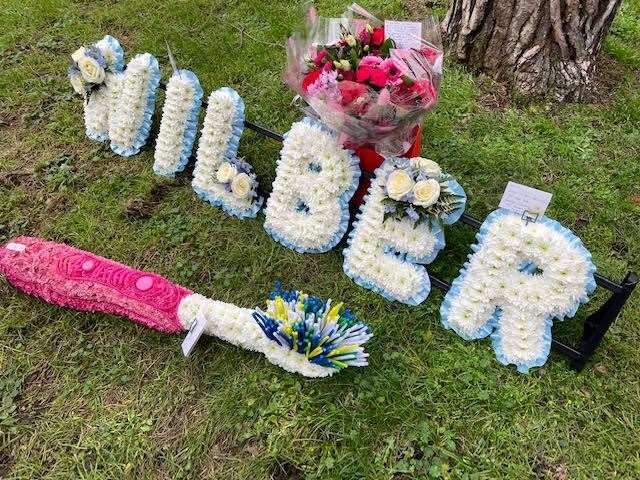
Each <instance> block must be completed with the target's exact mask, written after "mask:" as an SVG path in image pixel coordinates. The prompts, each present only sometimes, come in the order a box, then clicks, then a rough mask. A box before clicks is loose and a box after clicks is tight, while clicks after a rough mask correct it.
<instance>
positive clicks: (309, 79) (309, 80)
mask: <svg viewBox="0 0 640 480" xmlns="http://www.w3.org/2000/svg"><path fill="white" fill-rule="evenodd" d="M319 76H320V70H312V71H310V72H309V73H307V74H306V75H305V77H304V79H303V80H302V91H303V92H306V91H307V89H308V88H309V87H310V86H311V85H313V84H314V83H315V81H316V80H318V77H319Z"/></svg>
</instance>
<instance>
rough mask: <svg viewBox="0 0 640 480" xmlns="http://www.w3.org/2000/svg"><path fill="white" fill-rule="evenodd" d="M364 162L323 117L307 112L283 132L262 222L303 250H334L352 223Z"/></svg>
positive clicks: (285, 242) (290, 245)
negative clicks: (309, 115) (352, 203)
mask: <svg viewBox="0 0 640 480" xmlns="http://www.w3.org/2000/svg"><path fill="white" fill-rule="evenodd" d="M359 179H360V168H359V166H358V160H357V158H356V157H355V156H354V155H353V154H352V153H351V151H350V150H345V149H344V148H342V147H341V145H340V143H339V142H338V139H337V137H336V135H334V134H333V133H332V132H331V131H330V130H328V129H327V128H326V127H324V126H323V125H322V124H320V123H319V122H317V121H315V120H312V119H311V118H305V119H304V120H302V121H300V122H296V123H294V124H293V125H292V127H291V130H289V132H288V133H287V134H286V135H285V139H284V143H283V146H282V150H281V152H280V159H279V160H278V166H277V168H276V179H275V181H274V182H273V192H272V193H271V195H270V196H269V199H268V200H267V208H266V210H265V216H266V219H265V222H264V228H265V230H266V231H267V233H269V235H271V236H272V237H273V238H274V239H275V240H276V241H278V242H280V243H281V244H283V245H284V246H285V247H288V248H291V249H292V250H295V251H297V252H300V253H320V252H326V251H329V250H331V249H332V248H333V247H335V246H336V245H337V244H338V242H339V241H340V240H341V239H342V237H343V236H344V234H345V232H346V230H347V226H348V224H349V200H350V199H351V197H352V196H353V194H354V192H355V190H356V187H357V186H358V180H359Z"/></svg>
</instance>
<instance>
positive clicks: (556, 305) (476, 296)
mask: <svg viewBox="0 0 640 480" xmlns="http://www.w3.org/2000/svg"><path fill="white" fill-rule="evenodd" d="M477 240H478V243H477V244H476V245H474V246H473V247H472V249H473V251H474V253H473V254H472V255H470V256H469V261H468V262H467V263H465V266H464V268H463V269H462V270H461V275H460V276H459V277H458V278H456V280H455V281H454V282H453V285H452V286H451V290H449V292H448V293H447V295H446V297H445V299H444V302H443V303H442V306H441V308H440V313H441V315H442V323H443V325H444V326H445V327H446V328H450V329H453V330H454V331H455V332H456V333H457V334H458V335H460V336H461V337H462V338H464V339H465V340H474V339H478V338H484V337H486V336H488V335H490V336H491V340H492V344H493V349H494V350H495V352H496V357H497V359H498V361H499V362H500V363H502V364H504V365H508V364H514V365H516V367H517V369H518V371H519V372H522V373H526V372H528V370H529V369H530V368H532V367H539V366H541V365H544V363H545V362H546V360H547V357H548V355H549V349H550V347H551V324H552V320H553V318H558V319H560V320H562V319H564V317H566V316H569V317H571V316H573V315H574V314H575V312H576V310H577V309H578V307H579V306H580V304H582V303H586V302H587V301H588V295H589V294H590V293H592V292H593V290H594V289H595V287H596V284H595V279H594V276H593V274H594V272H595V266H594V265H593V263H592V262H591V254H590V253H589V252H588V251H587V250H586V248H585V247H584V245H583V244H582V242H581V241H580V239H579V238H578V237H576V236H575V235H574V234H573V233H572V232H571V231H570V230H568V229H566V228H564V227H563V226H562V225H560V224H559V223H558V222H556V221H554V220H551V219H549V218H546V217H542V218H541V219H539V220H538V221H537V222H535V223H531V222H526V221H525V220H522V219H521V218H520V216H519V215H516V214H514V213H511V212H509V211H507V210H504V209H499V210H496V211H494V212H493V213H491V214H490V215H489V216H488V217H487V218H486V220H485V221H484V223H483V224H482V227H481V228H480V232H479V233H478V235H477Z"/></svg>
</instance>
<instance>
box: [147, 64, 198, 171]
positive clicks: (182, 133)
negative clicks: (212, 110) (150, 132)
mask: <svg viewBox="0 0 640 480" xmlns="http://www.w3.org/2000/svg"><path fill="white" fill-rule="evenodd" d="M201 101H202V88H201V87H200V82H199V81H198V78H197V77H196V76H195V75H194V74H193V73H192V72H190V71H188V70H178V71H177V72H175V73H174V74H173V75H172V76H171V79H170V80H169V83H168V84H167V93H166V98H165V102H164V106H163V108H162V120H161V121H160V132H159V133H158V139H157V140H156V150H155V153H154V163H153V171H154V172H155V173H157V174H158V175H165V176H169V177H172V176H174V175H175V173H176V172H179V171H182V170H183V169H184V167H185V166H186V164H187V162H188V160H189V157H190V156H191V150H192V148H193V141H194V139H195V134H196V129H197V127H198V112H199V111H200V104H201Z"/></svg>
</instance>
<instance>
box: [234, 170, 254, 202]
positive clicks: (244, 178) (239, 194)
mask: <svg viewBox="0 0 640 480" xmlns="http://www.w3.org/2000/svg"><path fill="white" fill-rule="evenodd" d="M250 191H251V179H250V178H249V175H247V174H246V173H240V174H239V175H236V176H235V177H234V179H233V181H232V182H231V193H233V196H234V197H236V198H238V199H240V200H242V199H244V198H247V197H248V196H249V192H250Z"/></svg>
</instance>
